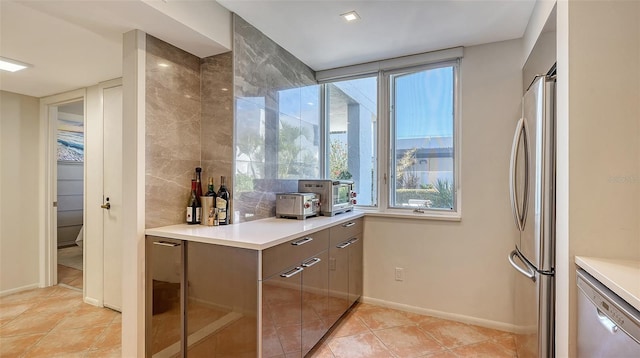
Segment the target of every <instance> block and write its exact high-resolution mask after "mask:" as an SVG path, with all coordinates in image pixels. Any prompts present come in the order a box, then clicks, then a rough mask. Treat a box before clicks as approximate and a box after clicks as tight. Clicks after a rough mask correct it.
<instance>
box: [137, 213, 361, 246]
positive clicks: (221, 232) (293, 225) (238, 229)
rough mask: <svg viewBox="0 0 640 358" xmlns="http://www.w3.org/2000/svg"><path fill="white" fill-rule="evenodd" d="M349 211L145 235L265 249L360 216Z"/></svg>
mask: <svg viewBox="0 0 640 358" xmlns="http://www.w3.org/2000/svg"><path fill="white" fill-rule="evenodd" d="M363 216H364V213H362V212H359V211H351V212H347V213H342V214H338V215H336V216H318V217H312V218H307V219H305V220H294V219H278V218H275V217H272V218H267V219H261V220H255V221H249V222H244V223H240V224H232V225H223V226H204V225H187V224H179V225H171V226H163V227H157V228H153V229H147V230H146V231H145V234H146V235H151V236H158V237H165V238H169V239H178V240H186V241H194V242H202V243H207V244H216V245H223V246H232V247H239V248H245V249H253V250H265V249H268V248H270V247H272V246H276V245H278V244H281V243H283V242H287V241H289V240H292V239H295V238H297V237H300V236H304V235H308V234H312V233H314V232H317V231H320V230H323V229H326V228H328V227H331V226H334V225H338V224H342V223H344V222H348V221H350V220H354V219H357V218H360V217H363Z"/></svg>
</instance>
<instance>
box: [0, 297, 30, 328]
mask: <svg viewBox="0 0 640 358" xmlns="http://www.w3.org/2000/svg"><path fill="white" fill-rule="evenodd" d="M33 305H34V304H33V303H11V304H6V305H4V306H2V307H1V308H0V326H3V325H4V324H6V323H9V322H11V321H12V320H13V319H15V318H16V317H18V316H19V315H21V314H23V313H24V312H26V311H27V310H28V309H29V308H31V307H32V306H33Z"/></svg>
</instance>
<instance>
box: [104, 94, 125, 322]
mask: <svg viewBox="0 0 640 358" xmlns="http://www.w3.org/2000/svg"><path fill="white" fill-rule="evenodd" d="M103 115H104V117H103V118H104V122H103V126H104V127H103V128H104V142H103V146H104V150H103V156H104V164H103V165H104V170H103V173H104V182H103V196H104V198H103V199H104V204H103V223H104V229H103V230H104V231H103V232H104V241H103V242H104V252H103V255H104V288H103V289H104V291H103V292H104V306H105V307H109V308H112V309H115V310H118V311H121V310H122V86H121V85H119V86H115V87H109V88H105V89H104V90H103Z"/></svg>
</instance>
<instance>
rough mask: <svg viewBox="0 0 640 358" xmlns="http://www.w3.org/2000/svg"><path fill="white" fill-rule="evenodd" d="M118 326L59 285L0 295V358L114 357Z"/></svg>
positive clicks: (112, 316)
mask: <svg viewBox="0 0 640 358" xmlns="http://www.w3.org/2000/svg"><path fill="white" fill-rule="evenodd" d="M121 322H122V321H121V317H120V314H119V313H118V312H115V311H112V310H110V309H107V308H98V307H94V306H91V305H88V304H86V303H84V302H82V292H80V291H78V290H74V289H70V288H66V287H62V286H53V287H47V288H40V289H34V290H29V291H24V292H20V293H16V294H13V295H9V296H4V297H0V356H1V357H3V358H5V357H6V358H8V357H29V358H31V357H34V358H36V357H83V358H84V357H87V358H89V357H105V358H108V357H120V355H121V353H120V345H121V343H120V336H121V332H122V331H121Z"/></svg>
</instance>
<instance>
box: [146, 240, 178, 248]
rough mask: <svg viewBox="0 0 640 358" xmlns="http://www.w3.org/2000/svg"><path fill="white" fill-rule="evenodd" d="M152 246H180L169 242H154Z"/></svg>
mask: <svg viewBox="0 0 640 358" xmlns="http://www.w3.org/2000/svg"><path fill="white" fill-rule="evenodd" d="M153 244H154V245H158V246H168V247H176V246H180V244H178V243H175V242H169V241H154V242H153Z"/></svg>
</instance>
